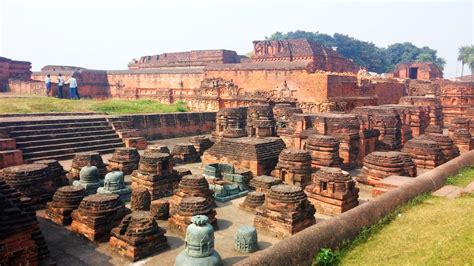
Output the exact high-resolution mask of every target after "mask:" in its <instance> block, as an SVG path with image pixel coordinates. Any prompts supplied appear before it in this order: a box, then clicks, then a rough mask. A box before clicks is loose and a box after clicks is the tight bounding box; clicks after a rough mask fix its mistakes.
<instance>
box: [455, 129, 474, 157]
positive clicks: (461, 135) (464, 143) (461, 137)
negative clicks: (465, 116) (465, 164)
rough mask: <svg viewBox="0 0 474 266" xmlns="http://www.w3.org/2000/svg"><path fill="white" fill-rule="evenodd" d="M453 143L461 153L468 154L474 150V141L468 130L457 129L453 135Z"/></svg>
mask: <svg viewBox="0 0 474 266" xmlns="http://www.w3.org/2000/svg"><path fill="white" fill-rule="evenodd" d="M452 139H453V143H454V145H456V147H458V149H459V152H460V153H465V152H468V151H470V150H472V149H474V140H473V139H472V135H471V133H469V130H468V129H464V128H458V129H455V130H454V132H453V135H452Z"/></svg>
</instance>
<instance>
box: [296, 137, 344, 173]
mask: <svg viewBox="0 0 474 266" xmlns="http://www.w3.org/2000/svg"><path fill="white" fill-rule="evenodd" d="M305 149H306V150H307V151H309V153H310V155H311V165H312V166H313V167H340V166H341V164H342V159H341V158H340V157H339V140H338V139H336V138H335V137H332V136H327V135H310V136H309V137H308V139H307V140H306V144H305Z"/></svg>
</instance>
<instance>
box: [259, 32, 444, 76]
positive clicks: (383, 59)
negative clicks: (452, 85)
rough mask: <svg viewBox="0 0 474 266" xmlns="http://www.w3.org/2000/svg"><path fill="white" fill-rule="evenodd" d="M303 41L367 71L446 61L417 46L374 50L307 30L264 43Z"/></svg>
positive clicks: (344, 38) (349, 39) (440, 64)
mask: <svg viewBox="0 0 474 266" xmlns="http://www.w3.org/2000/svg"><path fill="white" fill-rule="evenodd" d="M299 38H306V39H310V40H314V41H316V42H319V43H321V44H322V45H324V46H326V47H331V48H333V49H335V50H336V51H337V52H338V53H339V54H341V55H342V56H344V57H346V58H349V59H352V60H353V61H354V62H355V63H356V64H358V65H361V66H364V67H366V68H367V69H368V70H369V71H373V72H377V73H383V72H390V71H392V70H393V69H394V67H395V65H396V64H399V63H407V62H412V61H416V62H433V63H435V64H436V65H438V67H439V68H440V69H443V67H444V65H445V64H446V61H445V60H444V59H443V58H441V57H438V55H437V51H436V50H434V49H431V48H429V47H427V46H424V47H421V48H419V47H417V46H415V45H413V44H412V43H410V42H404V43H395V44H392V45H389V46H388V47H387V48H383V47H377V46H376V45H375V44H373V43H371V42H365V41H361V40H358V39H356V38H353V37H350V36H348V35H344V34H340V33H334V35H333V36H331V35H328V34H324V33H319V32H309V31H299V30H298V31H290V32H287V33H282V32H275V33H273V34H272V35H270V36H269V37H265V39H267V40H285V39H299Z"/></svg>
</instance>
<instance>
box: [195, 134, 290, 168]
mask: <svg viewBox="0 0 474 266" xmlns="http://www.w3.org/2000/svg"><path fill="white" fill-rule="evenodd" d="M284 148H285V144H284V143H283V141H282V140H281V139H280V138H276V137H269V138H262V139H261V138H249V137H244V138H223V139H222V140H220V141H218V142H216V143H215V144H214V145H213V146H212V147H211V148H210V149H209V150H207V151H205V152H204V155H203V157H202V162H203V163H204V164H212V163H227V164H230V165H234V167H235V168H245V169H249V170H250V171H252V174H253V176H259V175H265V174H267V175H268V174H270V172H271V171H272V170H273V169H274V168H275V165H276V164H277V162H278V155H279V154H280V152H281V151H282V150H283V149H284Z"/></svg>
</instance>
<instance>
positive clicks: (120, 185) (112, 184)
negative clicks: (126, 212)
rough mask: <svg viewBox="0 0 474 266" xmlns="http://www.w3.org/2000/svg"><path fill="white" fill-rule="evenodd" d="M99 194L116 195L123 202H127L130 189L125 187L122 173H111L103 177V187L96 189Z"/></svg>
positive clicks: (130, 192)
mask: <svg viewBox="0 0 474 266" xmlns="http://www.w3.org/2000/svg"><path fill="white" fill-rule="evenodd" d="M97 193H99V194H117V195H119V196H120V199H121V200H122V201H123V202H126V201H129V200H130V196H131V194H132V189H131V188H129V187H127V186H125V179H124V176H123V172H121V171H112V172H110V173H108V174H107V175H105V178H104V186H103V187H99V188H98V189H97Z"/></svg>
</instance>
